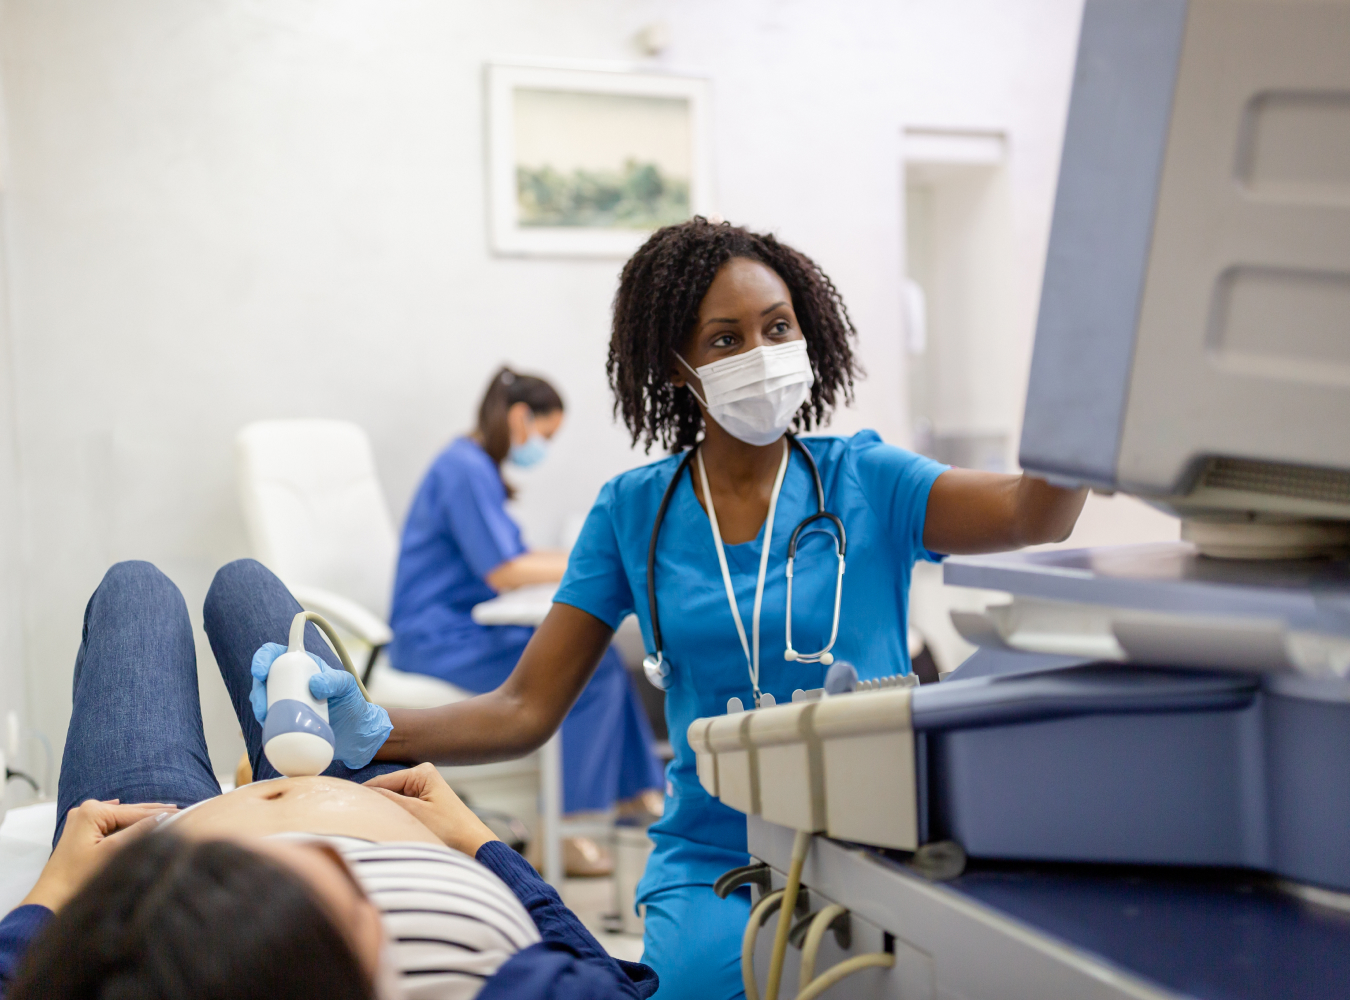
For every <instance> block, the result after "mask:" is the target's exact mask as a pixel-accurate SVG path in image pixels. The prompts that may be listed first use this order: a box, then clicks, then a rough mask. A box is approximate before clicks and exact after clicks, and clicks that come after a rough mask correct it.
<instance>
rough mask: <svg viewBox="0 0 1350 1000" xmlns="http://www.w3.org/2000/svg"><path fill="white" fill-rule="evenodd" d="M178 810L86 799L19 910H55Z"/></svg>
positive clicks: (73, 813)
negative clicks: (117, 854)
mask: <svg viewBox="0 0 1350 1000" xmlns="http://www.w3.org/2000/svg"><path fill="white" fill-rule="evenodd" d="M177 810H178V807H177V806H169V805H164V804H163V803H159V802H142V803H139V804H137V805H130V806H124V805H122V804H121V802H119V801H118V800H117V799H110V800H109V801H107V802H100V801H98V800H97V799H89V800H88V801H87V802H85V803H83V804H82V805H78V806H76V807H75V808H74V809H72V810H70V812H69V813H67V814H66V828H65V829H64V830H62V831H61V839H60V840H59V841H58V842H57V844H56V849H55V850H53V851H52V856H51V857H50V858H48V859H47V864H46V867H44V868H43V869H42V874H41V875H40V876H39V877H38V880H37V885H35V886H33V891H32V892H30V893H29V894H28V895H27V896H26V897H25V898H24V901H23V903H22V904H21V905H23V906H27V905H29V904H37V905H38V906H45V907H47V909H49V910H59V909H60V908H61V907H62V906H64V905H65V903H66V902H67V901H68V900H69V899H70V897H71V896H73V895H75V893H77V892H79V891H80V887H81V886H83V885H84V883H85V882H87V881H89V879H90V878H91V877H92V876H93V875H94V873H95V872H97V871H98V870H99V868H101V867H102V866H103V864H104V863H105V862H106V861H107V860H108V858H110V857H112V855H113V853H114V852H115V851H117V850H118V849H119V848H120V847H121V846H122V845H123V844H126V843H127V842H128V841H130V840H131V839H132V838H133V837H138V836H140V835H141V834H143V833H145V832H147V831H149V830H152V829H154V828H155V826H156V825H157V823H158V821H159V817H160V815H161V814H163V813H170V812H176V811H177Z"/></svg>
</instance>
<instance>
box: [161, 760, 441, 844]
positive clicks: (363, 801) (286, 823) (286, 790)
mask: <svg viewBox="0 0 1350 1000" xmlns="http://www.w3.org/2000/svg"><path fill="white" fill-rule="evenodd" d="M173 829H174V832H175V833H181V834H183V835H185V836H189V837H240V838H249V837H266V836H269V835H271V834H274V833H297V832H298V833H319V834H332V835H335V836H343V837H360V838H362V839H363V840H374V841H394V840H399V841H408V840H413V841H421V842H424V843H428V844H440V843H441V841H440V840H439V839H438V838H437V837H436V835H435V834H433V833H432V832H431V831H430V830H428V829H427V828H426V827H425V826H423V825H422V823H420V822H418V821H417V820H416V819H414V818H413V817H412V816H410V815H409V814H408V813H407V812H406V811H404V809H403V808H402V807H400V806H399V805H398V803H396V802H391V801H389V800H388V799H386V798H385V797H384V796H382V795H381V794H380V793H379V792H376V791H373V790H372V789H369V788H366V787H365V786H363V785H358V784H356V782H354V781H344V780H342V779H341V778H325V777H323V776H322V775H321V776H319V777H317V778H277V779H276V780H275V781H258V782H254V783H253V784H250V785H244V786H243V787H242V788H238V789H236V790H235V791H233V792H227V793H226V794H224V795H218V796H216V797H215V798H214V799H207V800H206V801H205V802H201V803H199V804H197V805H195V806H193V807H192V808H191V809H190V810H188V811H186V812H184V813H182V814H181V815H179V816H178V817H176V818H175V819H174V821H173Z"/></svg>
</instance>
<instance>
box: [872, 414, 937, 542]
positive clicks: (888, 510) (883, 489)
mask: <svg viewBox="0 0 1350 1000" xmlns="http://www.w3.org/2000/svg"><path fill="white" fill-rule="evenodd" d="M853 442H854V449H853V450H854V461H853V463H852V465H853V473H854V475H855V476H856V477H857V480H858V485H859V487H860V488H861V490H862V494H863V496H864V497H866V498H867V502H868V503H869V504H871V506H872V510H873V512H874V513H875V514H876V516H877V517H878V518H879V519H880V520H881V523H882V524H884V525H886V527H887V530H888V532H889V534H890V536H891V539H892V540H893V542H894V543H895V545H896V546H897V547H899V548H900V550H901V551H903V552H907V553H910V559H911V560H919V559H928V560H931V561H933V562H938V561H940V560H941V559H942V558H943V557H942V556H941V555H940V554H938V553H936V552H930V551H928V550H927V549H925V548H924V547H923V528H924V522H925V521H926V520H927V517H928V494H929V492H930V491H931V490H932V489H933V483H934V482H936V481H937V477H938V476H940V475H942V474H943V473H944V472H946V471H947V470H948V469H949V468H951V466H948V465H943V464H942V463H941V462H935V461H933V460H932V459H931V458H925V457H924V456H923V455H916V454H915V453H914V452H912V451H905V450H904V449H903V448H897V447H895V446H894V445H889V444H886V443H885V442H884V441H882V440H881V438H880V437H879V436H878V435H877V434H876V432H875V431H862V432H860V433H858V434H856V435H854V439H853Z"/></svg>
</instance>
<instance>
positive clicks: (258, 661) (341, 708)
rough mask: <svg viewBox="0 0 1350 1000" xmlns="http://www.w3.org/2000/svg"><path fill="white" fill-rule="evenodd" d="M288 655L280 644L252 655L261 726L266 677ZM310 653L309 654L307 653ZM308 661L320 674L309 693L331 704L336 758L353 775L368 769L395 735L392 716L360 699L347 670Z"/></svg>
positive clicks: (256, 715) (251, 694)
mask: <svg viewBox="0 0 1350 1000" xmlns="http://www.w3.org/2000/svg"><path fill="white" fill-rule="evenodd" d="M284 652H286V647H285V646H283V645H281V643H278V642H269V643H267V644H265V645H263V646H261V647H260V648H259V649H258V651H257V652H256V653H254V654H253V665H252V667H251V668H250V673H252V674H253V689H252V690H251V691H250V692H249V695H248V700H249V704H250V705H252V706H253V717H254V718H255V719H257V720H258V721H259V722H260V723H261V722H266V721H267V675H268V674H269V673H271V670H272V664H273V663H274V662H275V661H276V658H277V657H278V656H280V655H281V654H282V653H284ZM306 652H307V653H308V650H306ZM308 655H309V658H310V659H311V660H313V661H314V662H315V663H317V664H318V665H319V672H318V673H317V674H315V675H314V676H313V677H311V678H310V679H309V693H310V694H311V695H313V696H314V697H315V698H318V699H319V700H321V701H323V700H326V701H327V702H328V724H329V725H330V726H332V727H333V735H334V736H336V737H337V746H335V747H334V748H333V756H334V757H336V758H337V759H338V760H340V761H342V763H344V764H346V765H347V766H348V767H349V768H351V769H352V770H353V771H355V770H357V769H358V768H362V767H365V766H366V765H367V764H369V763H370V762H371V761H372V760H374V759H375V752H376V751H377V750H379V749H380V747H382V746H384V741H385V740H387V739H388V738H389V734H390V733H392V732H393V731H394V727H393V724H392V723H390V721H389V713H388V712H386V711H385V710H384V709H382V708H381V707H380V706H379V705H372V704H371V703H370V702H368V701H366V699H365V698H363V697H361V689H360V688H358V687H357V686H356V678H355V677H353V676H352V675H351V674H349V673H347V671H345V670H334V669H333V668H332V667H330V666H329V665H328V664H326V663H324V662H323V660H321V659H319V658H318V657H317V656H315V655H314V654H313V653H308Z"/></svg>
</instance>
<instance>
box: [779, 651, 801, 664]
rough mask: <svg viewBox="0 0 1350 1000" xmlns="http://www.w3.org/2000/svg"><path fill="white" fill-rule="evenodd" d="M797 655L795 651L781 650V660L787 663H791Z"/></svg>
mask: <svg viewBox="0 0 1350 1000" xmlns="http://www.w3.org/2000/svg"><path fill="white" fill-rule="evenodd" d="M798 655H799V654H798V653H797V651H796V650H795V649H785V650H783V659H785V660H787V661H788V662H789V663H791V662H792V661H793V660H795V659H796V658H797V656H798Z"/></svg>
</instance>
